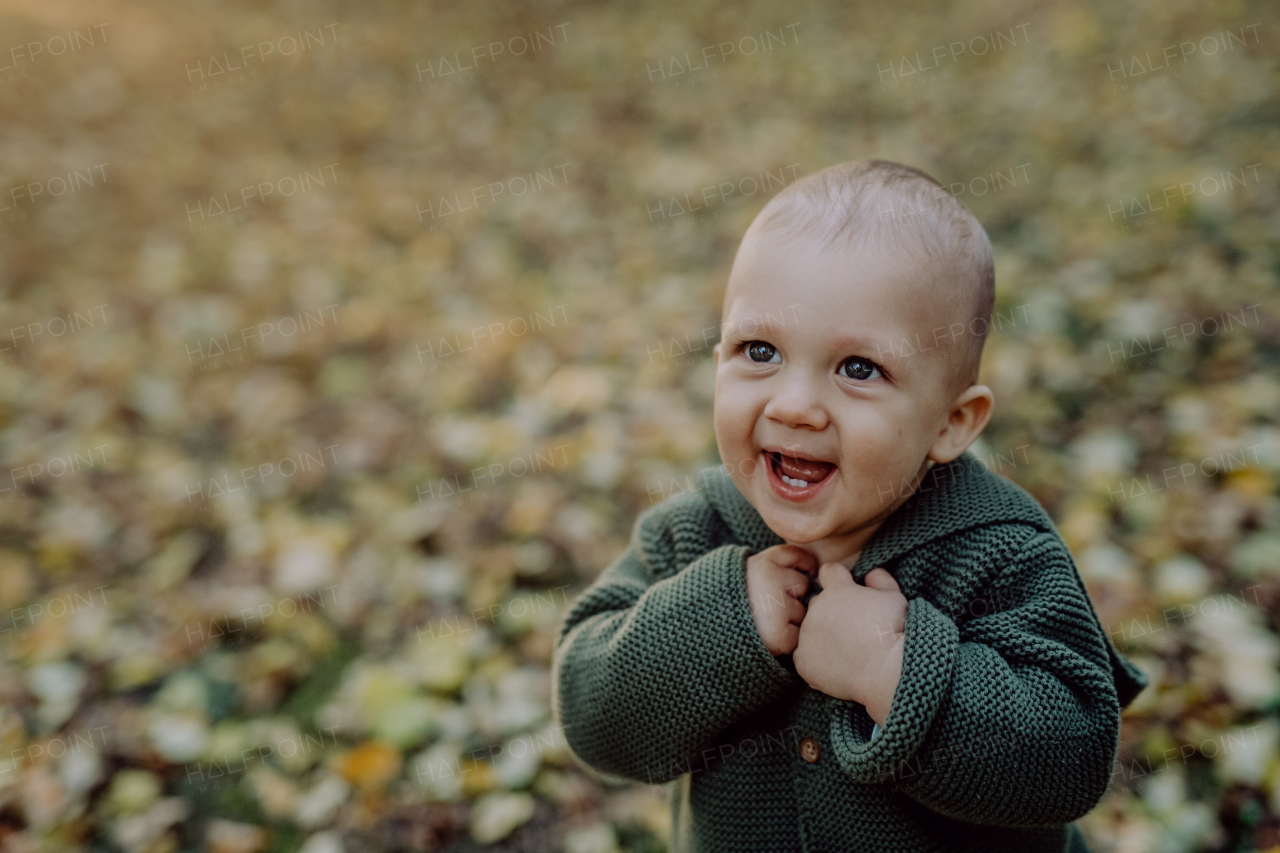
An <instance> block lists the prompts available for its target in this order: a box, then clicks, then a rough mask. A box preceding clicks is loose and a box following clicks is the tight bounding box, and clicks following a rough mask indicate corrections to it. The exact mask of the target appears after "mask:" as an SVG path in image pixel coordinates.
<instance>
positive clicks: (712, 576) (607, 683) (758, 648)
mask: <svg viewBox="0 0 1280 853" xmlns="http://www.w3.org/2000/svg"><path fill="white" fill-rule="evenodd" d="M663 509H664V507H662V506H661V505H659V506H658V507H654V508H653V509H652V510H649V511H647V512H646V513H644V514H642V515H641V517H640V518H639V519H638V520H637V522H636V525H635V528H634V530H633V535H632V541H631V544H630V547H629V548H628V549H627V551H626V552H625V553H623V555H622V556H621V557H619V558H618V560H616V561H615V562H614V563H613V564H612V565H610V566H609V567H608V568H607V569H605V570H604V572H602V573H601V575H600V577H599V578H597V579H596V581H595V582H594V583H593V584H592V585H591V586H590V587H589V588H588V589H587V590H586V591H585V592H584V593H583V594H582V596H581V597H579V599H578V600H577V601H576V602H574V604H573V606H572V607H571V608H570V609H569V612H568V614H567V615H566V617H565V621H564V623H563V624H562V625H561V629H560V638H559V642H558V645H557V649H556V654H555V660H554V663H553V670H552V684H553V690H554V693H555V696H554V707H555V710H556V714H557V715H558V718H559V721H560V725H561V726H563V728H564V734H565V739H566V741H567V743H568V745H569V747H570V749H572V750H573V752H574V753H575V754H576V755H577V756H578V757H579V758H580V759H582V760H583V761H584V762H586V763H587V764H588V765H590V766H591V767H594V768H595V769H597V770H599V771H602V772H604V773H609V774H613V775H615V776H621V777H624V778H627V779H634V780H638V781H642V782H647V783H650V784H661V783H664V782H667V781H670V780H672V779H675V778H677V777H679V776H681V775H683V774H685V773H688V772H691V770H692V769H693V765H694V764H695V763H696V762H697V761H699V760H700V759H699V758H698V751H699V750H700V749H702V748H704V747H706V746H707V745H708V744H709V743H710V742H711V741H712V739H713V738H714V737H715V736H716V735H717V734H719V733H720V732H721V731H723V730H724V729H725V728H727V727H728V726H729V725H731V724H732V723H734V722H736V721H737V720H738V719H740V718H741V717H744V716H746V715H747V714H749V713H751V712H752V711H754V710H756V709H757V708H760V707H762V706H764V705H766V704H768V703H770V702H773V701H775V700H777V699H778V698H780V697H781V696H782V695H783V694H784V693H785V692H786V690H787V688H788V687H793V688H794V686H795V685H796V684H797V683H798V680H797V678H796V676H795V674H794V673H791V672H790V671H789V670H787V669H786V668H784V667H783V666H782V665H781V664H780V663H779V662H778V661H777V660H776V659H775V658H774V657H773V656H772V655H771V654H769V652H768V650H767V649H766V648H765V647H764V642H763V641H762V640H761V639H760V635H759V633H758V632H757V630H756V627H755V622H754V621H753V620H752V617H751V609H750V607H749V605H748V602H747V590H746V571H745V561H746V557H747V555H748V553H749V552H748V549H747V548H746V547H744V546H741V545H721V546H720V547H716V548H713V549H711V550H709V551H706V552H705V553H703V554H702V555H701V556H698V557H697V558H696V559H692V560H691V561H690V562H688V564H687V565H685V566H684V567H683V568H681V569H680V570H679V571H678V572H674V573H672V571H673V569H674V566H672V565H670V563H672V562H674V560H673V555H674V554H676V553H677V552H678V551H680V550H682V546H681V545H680V544H678V543H677V544H673V542H672V536H671V532H670V527H671V525H670V524H669V522H668V516H667V515H666V514H665V513H664V512H659V510H663ZM668 575H669V576H668Z"/></svg>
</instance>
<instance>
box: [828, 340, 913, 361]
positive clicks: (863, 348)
mask: <svg viewBox="0 0 1280 853" xmlns="http://www.w3.org/2000/svg"><path fill="white" fill-rule="evenodd" d="M834 346H835V348H836V349H838V350H851V351H854V352H857V353H858V354H866V355H867V356H870V357H873V358H875V359H876V360H877V361H897V357H896V356H897V354H898V345H897V344H896V343H895V342H894V341H892V340H891V339H889V338H881V337H876V336H863V335H849V336H846V337H843V338H840V339H838V340H837V341H836V342H835V344H834ZM872 352H874V353H875V355H874V356H871V353H872Z"/></svg>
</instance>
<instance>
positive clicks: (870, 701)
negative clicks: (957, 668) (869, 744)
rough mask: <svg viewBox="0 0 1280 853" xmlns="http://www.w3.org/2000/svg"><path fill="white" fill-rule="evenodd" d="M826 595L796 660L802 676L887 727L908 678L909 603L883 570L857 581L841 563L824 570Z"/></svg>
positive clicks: (812, 607)
mask: <svg viewBox="0 0 1280 853" xmlns="http://www.w3.org/2000/svg"><path fill="white" fill-rule="evenodd" d="M818 580H819V582H820V583H821V584H822V592H820V593H818V594H817V595H815V596H814V597H813V598H812V599H810V601H809V612H808V614H807V616H806V618H805V620H804V627H803V629H801V631H800V636H799V638H798V641H797V648H796V649H795V652H794V655H793V658H792V659H793V661H794V662H795V665H796V674H797V675H799V676H800V677H801V678H803V679H804V680H805V683H807V684H808V685H809V686H810V687H812V688H814V689H815V690H820V691H822V692H823V693H826V694H827V695H828V696H834V697H836V698H837V699H850V700H852V701H854V702H858V703H860V704H862V705H865V706H866V709H867V713H868V714H869V715H870V716H871V719H873V720H875V721H876V722H877V723H880V724H881V725H884V721H885V718H886V717H888V715H889V705H890V704H891V703H892V702H893V694H894V691H895V690H896V689H897V686H898V680H899V678H900V677H901V674H902V650H903V639H904V634H903V629H904V625H905V622H906V615H907V599H906V597H905V596H903V594H902V592H901V590H899V589H898V582H897V581H895V580H894V579H893V575H891V574H889V573H888V572H887V571H885V570H884V569H883V568H875V569H872V570H871V571H870V572H868V573H867V576H866V578H865V582H866V586H861V585H859V584H857V583H855V582H854V580H853V577H852V576H851V575H850V574H849V570H848V569H847V568H845V567H844V566H842V565H840V564H839V563H825V564H824V565H823V566H822V568H821V569H820V570H819V575H818Z"/></svg>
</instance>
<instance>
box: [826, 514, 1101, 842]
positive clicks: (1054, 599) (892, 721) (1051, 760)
mask: <svg viewBox="0 0 1280 853" xmlns="http://www.w3.org/2000/svg"><path fill="white" fill-rule="evenodd" d="M984 598H985V599H986V601H985V602H984V606H983V607H982V608H981V609H979V608H976V607H975V608H971V609H970V612H973V613H977V612H981V613H984V614H986V615H982V616H980V617H977V618H973V619H970V620H968V621H965V622H964V623H963V625H964V627H963V629H959V628H957V627H956V623H955V622H953V621H952V619H951V618H949V617H948V616H947V615H946V614H944V613H943V612H942V611H940V610H939V609H938V608H937V607H935V606H934V605H933V604H931V603H929V602H928V601H926V600H925V599H923V598H915V599H912V600H911V601H910V602H909V603H908V607H907V616H906V627H905V632H904V649H903V663H902V677H901V680H900V681H899V682H898V687H897V689H896V690H895V692H894V695H893V702H892V704H891V706H890V708H889V715H888V717H887V718H886V720H885V725H884V726H883V727H882V728H881V731H880V733H879V736H878V737H876V738H875V739H874V740H869V739H868V738H867V737H865V736H864V735H863V733H862V732H863V731H865V729H866V726H865V724H862V720H861V717H865V716H866V711H865V709H864V708H863V707H862V706H861V705H859V704H857V703H855V702H848V701H845V700H833V708H834V709H835V713H834V716H833V719H832V726H831V739H832V745H833V750H834V752H835V755H836V758H837V761H838V762H839V764H840V766H841V767H842V768H843V769H844V771H845V772H847V773H848V774H849V775H850V776H852V777H853V778H854V779H856V780H857V781H859V782H864V783H876V782H879V783H889V784H892V785H894V786H895V787H897V788H898V789H899V790H901V791H902V792H904V793H905V794H907V795H908V796H910V797H912V798H913V799H915V800H917V801H919V802H920V803H922V804H923V805H925V806H926V807H928V808H930V809H932V810H933V811H936V812H938V813H940V814H944V815H947V816H949V817H953V818H957V819H960V820H965V821H968V822H971V823H977V824H987V825H992V826H1011V827H1012V826H1045V825H1052V824H1060V823H1067V822H1070V821H1073V820H1075V819H1077V818H1079V817H1081V816H1082V815H1084V814H1086V813H1087V812H1088V811H1089V810H1090V809H1092V808H1093V807H1094V806H1095V805H1096V804H1097V803H1098V801H1099V800H1100V799H1101V798H1102V795H1103V793H1104V792H1105V790H1106V788H1107V784H1108V782H1109V781H1110V778H1111V771H1112V764H1113V762H1114V761H1115V756H1116V750H1117V742H1118V738H1119V733H1120V705H1119V702H1118V700H1117V697H1116V687H1115V683H1114V681H1113V678H1112V673H1111V669H1110V664H1109V659H1108V655H1107V648H1106V641H1105V637H1104V636H1103V635H1102V632H1101V630H1100V629H1098V627H1097V625H1096V621H1095V620H1094V619H1093V618H1092V610H1091V604H1090V602H1089V600H1088V597H1087V593H1085V592H1084V590H1083V589H1082V587H1081V586H1080V585H1079V584H1078V583H1077V581H1076V577H1075V567H1074V565H1073V564H1072V562H1071V557H1070V553H1069V552H1068V551H1067V550H1066V548H1065V547H1064V546H1063V545H1062V543H1061V541H1060V540H1059V539H1058V538H1057V537H1055V536H1053V535H1052V534H1049V533H1038V534H1035V535H1033V536H1032V537H1030V538H1029V539H1028V541H1027V542H1026V543H1025V544H1024V546H1023V547H1022V549H1021V551H1020V552H1019V553H1018V555H1017V557H1016V558H1015V559H1014V560H1013V561H1012V563H1011V564H1010V565H1009V566H1007V567H1006V568H1005V569H1004V570H1003V571H1002V572H1001V574H1000V575H999V577H998V578H997V579H996V580H995V581H994V582H993V586H992V587H991V588H989V589H988V590H986V595H985V596H984ZM988 604H989V605H990V609H989V610H988V608H987V605H988ZM869 719H870V718H869V717H868V718H867V720H869Z"/></svg>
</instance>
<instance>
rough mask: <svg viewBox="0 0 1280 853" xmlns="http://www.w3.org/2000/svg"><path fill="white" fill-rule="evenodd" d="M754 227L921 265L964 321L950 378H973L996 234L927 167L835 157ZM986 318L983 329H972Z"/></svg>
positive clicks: (967, 381) (956, 383)
mask: <svg viewBox="0 0 1280 853" xmlns="http://www.w3.org/2000/svg"><path fill="white" fill-rule="evenodd" d="M747 230H748V233H751V232H761V231H769V232H777V233H782V234H785V235H789V236H793V237H807V238H814V237H816V238H818V239H819V240H821V242H822V246H823V247H824V248H829V247H831V246H833V245H843V246H846V247H859V248H860V247H865V246H867V245H869V244H875V245H878V246H882V247H884V248H886V249H888V250H890V251H891V252H893V253H894V254H895V255H897V256H898V257H899V258H901V259H902V260H905V261H907V262H908V263H910V264H913V265H916V266H917V267H918V268H919V269H920V271H921V272H922V273H923V274H925V275H926V276H929V277H931V280H932V282H933V283H934V284H935V285H936V287H937V288H938V289H939V290H941V291H942V292H943V294H944V296H943V298H944V299H947V301H948V303H949V304H948V305H947V306H946V308H947V310H948V313H949V314H951V315H952V316H957V317H958V319H960V320H962V321H963V322H964V326H965V329H966V333H965V334H964V335H963V336H962V337H960V338H959V339H956V340H955V343H956V344H958V347H957V350H958V351H957V355H958V357H957V358H956V359H955V362H956V363H955V364H954V365H953V366H952V371H951V385H950V387H952V388H953V389H954V390H955V392H956V393H959V392H960V391H962V390H964V389H965V388H967V387H968V386H969V385H971V384H973V383H975V382H976V381H977V379H978V367H979V364H980V363H981V361H982V349H983V345H984V344H985V343H986V338H987V330H988V329H989V327H990V325H991V311H992V308H993V306H994V304H995V264H994V262H993V260H992V256H991V241H990V240H988V239H987V233H986V232H985V231H984V230H982V226H981V225H980V224H979V223H978V220H977V219H976V218H975V217H974V215H973V214H972V213H970V212H969V209H968V208H967V207H965V206H964V205H963V204H961V203H960V202H959V201H958V200H957V199H956V198H955V196H953V195H952V194H951V193H950V192H948V191H947V190H946V188H945V187H943V186H942V185H941V184H940V183H938V182H937V181H935V180H934V179H933V178H931V177H930V176H929V175H927V174H925V173H924V172H922V171H920V170H919V169H915V168H912V167H911V166H904V165H902V164H901V163H893V162H890V161H888V160H856V161H850V162H847V163H837V164H836V165H834V166H828V167H827V168H825V169H822V170H821V171H818V172H814V173H813V174H810V175H806V176H805V177H803V178H801V179H800V180H798V181H796V182H794V183H792V184H790V185H789V186H787V187H786V188H785V189H783V190H782V191H781V192H779V193H778V194H777V195H776V196H774V197H773V198H772V199H770V200H769V203H768V204H766V205H765V206H764V209H763V210H761V211H760V213H759V215H757V216H756V218H755V221H754V222H752V223H751V227H750V228H748V229H747ZM979 320H981V321H982V322H981V327H982V331H981V333H978V332H976V331H972V330H974V329H975V328H976V326H977V325H978V321H979Z"/></svg>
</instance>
